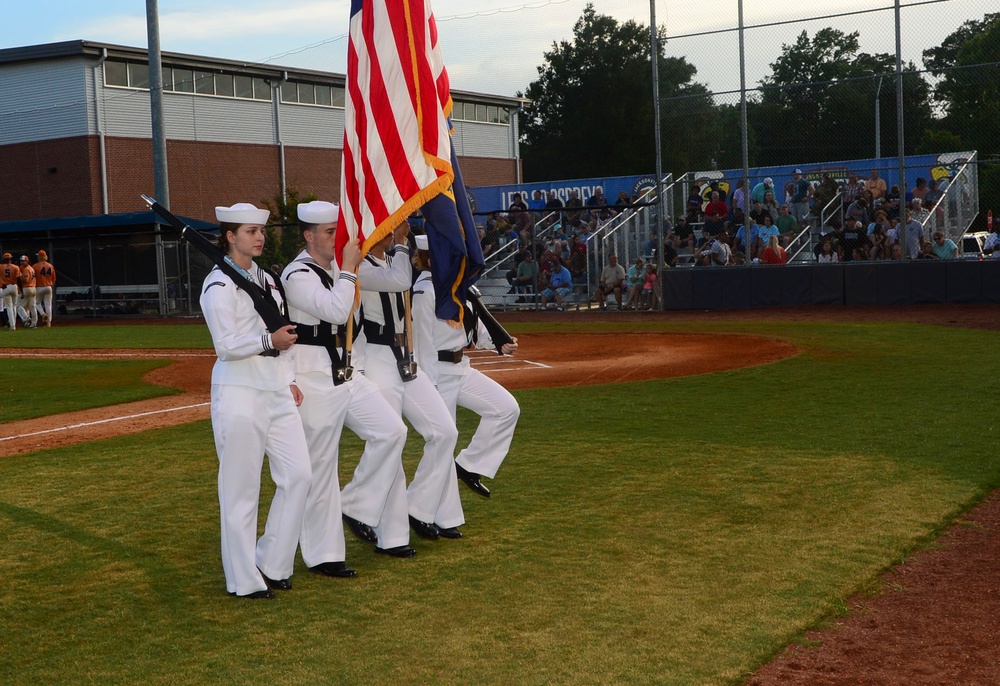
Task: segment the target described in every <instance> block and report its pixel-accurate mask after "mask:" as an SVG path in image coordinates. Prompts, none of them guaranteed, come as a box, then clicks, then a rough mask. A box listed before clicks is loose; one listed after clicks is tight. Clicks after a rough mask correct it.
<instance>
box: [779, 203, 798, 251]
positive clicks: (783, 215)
mask: <svg viewBox="0 0 1000 686" xmlns="http://www.w3.org/2000/svg"><path fill="white" fill-rule="evenodd" d="M774 225H775V226H777V227H778V232H779V233H780V235H781V239H782V242H783V243H784V244H785V245H788V243H789V242H790V241H791V240H792V239H793V238H795V237H796V236H797V235H798V233H799V224H798V222H797V221H795V217H793V216H792V215H791V213H790V212H789V211H788V205H782V206H781V207H779V208H778V218H777V219H776V220H775V221H774Z"/></svg>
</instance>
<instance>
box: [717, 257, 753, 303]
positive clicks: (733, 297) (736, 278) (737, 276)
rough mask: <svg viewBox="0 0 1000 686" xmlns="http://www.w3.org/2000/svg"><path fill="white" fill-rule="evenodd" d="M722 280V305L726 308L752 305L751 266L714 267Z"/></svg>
mask: <svg viewBox="0 0 1000 686" xmlns="http://www.w3.org/2000/svg"><path fill="white" fill-rule="evenodd" d="M712 271H714V272H717V273H718V276H719V278H720V279H721V280H722V301H721V307H723V308H725V309H740V310H742V309H745V308H748V307H750V306H751V300H750V289H751V272H752V271H754V270H753V269H751V268H750V267H725V268H724V269H713V270H712Z"/></svg>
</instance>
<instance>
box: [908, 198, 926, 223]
mask: <svg viewBox="0 0 1000 686" xmlns="http://www.w3.org/2000/svg"><path fill="white" fill-rule="evenodd" d="M910 209H911V210H913V212H912V213H911V214H912V215H913V218H914V219H916V220H917V221H918V222H920V223H921V224H923V223H925V222H926V221H927V217H929V216H930V212H928V211H927V210H925V209H924V201H923V200H921V199H920V198H914V199H913V201H912V202H911V203H910Z"/></svg>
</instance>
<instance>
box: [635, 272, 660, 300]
mask: <svg viewBox="0 0 1000 686" xmlns="http://www.w3.org/2000/svg"><path fill="white" fill-rule="evenodd" d="M658 303H659V287H658V285H657V283H656V265H655V264H647V265H646V273H645V274H644V275H643V277H642V296H641V298H640V300H639V309H640V310H650V311H652V310H655V309H656V307H657V305H658Z"/></svg>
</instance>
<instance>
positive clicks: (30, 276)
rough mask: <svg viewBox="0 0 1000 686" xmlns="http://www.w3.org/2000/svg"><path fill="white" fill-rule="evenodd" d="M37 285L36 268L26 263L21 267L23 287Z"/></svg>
mask: <svg viewBox="0 0 1000 686" xmlns="http://www.w3.org/2000/svg"><path fill="white" fill-rule="evenodd" d="M34 287H35V270H34V269H32V268H31V265H29V264H26V265H24V266H23V267H21V288H34Z"/></svg>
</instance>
